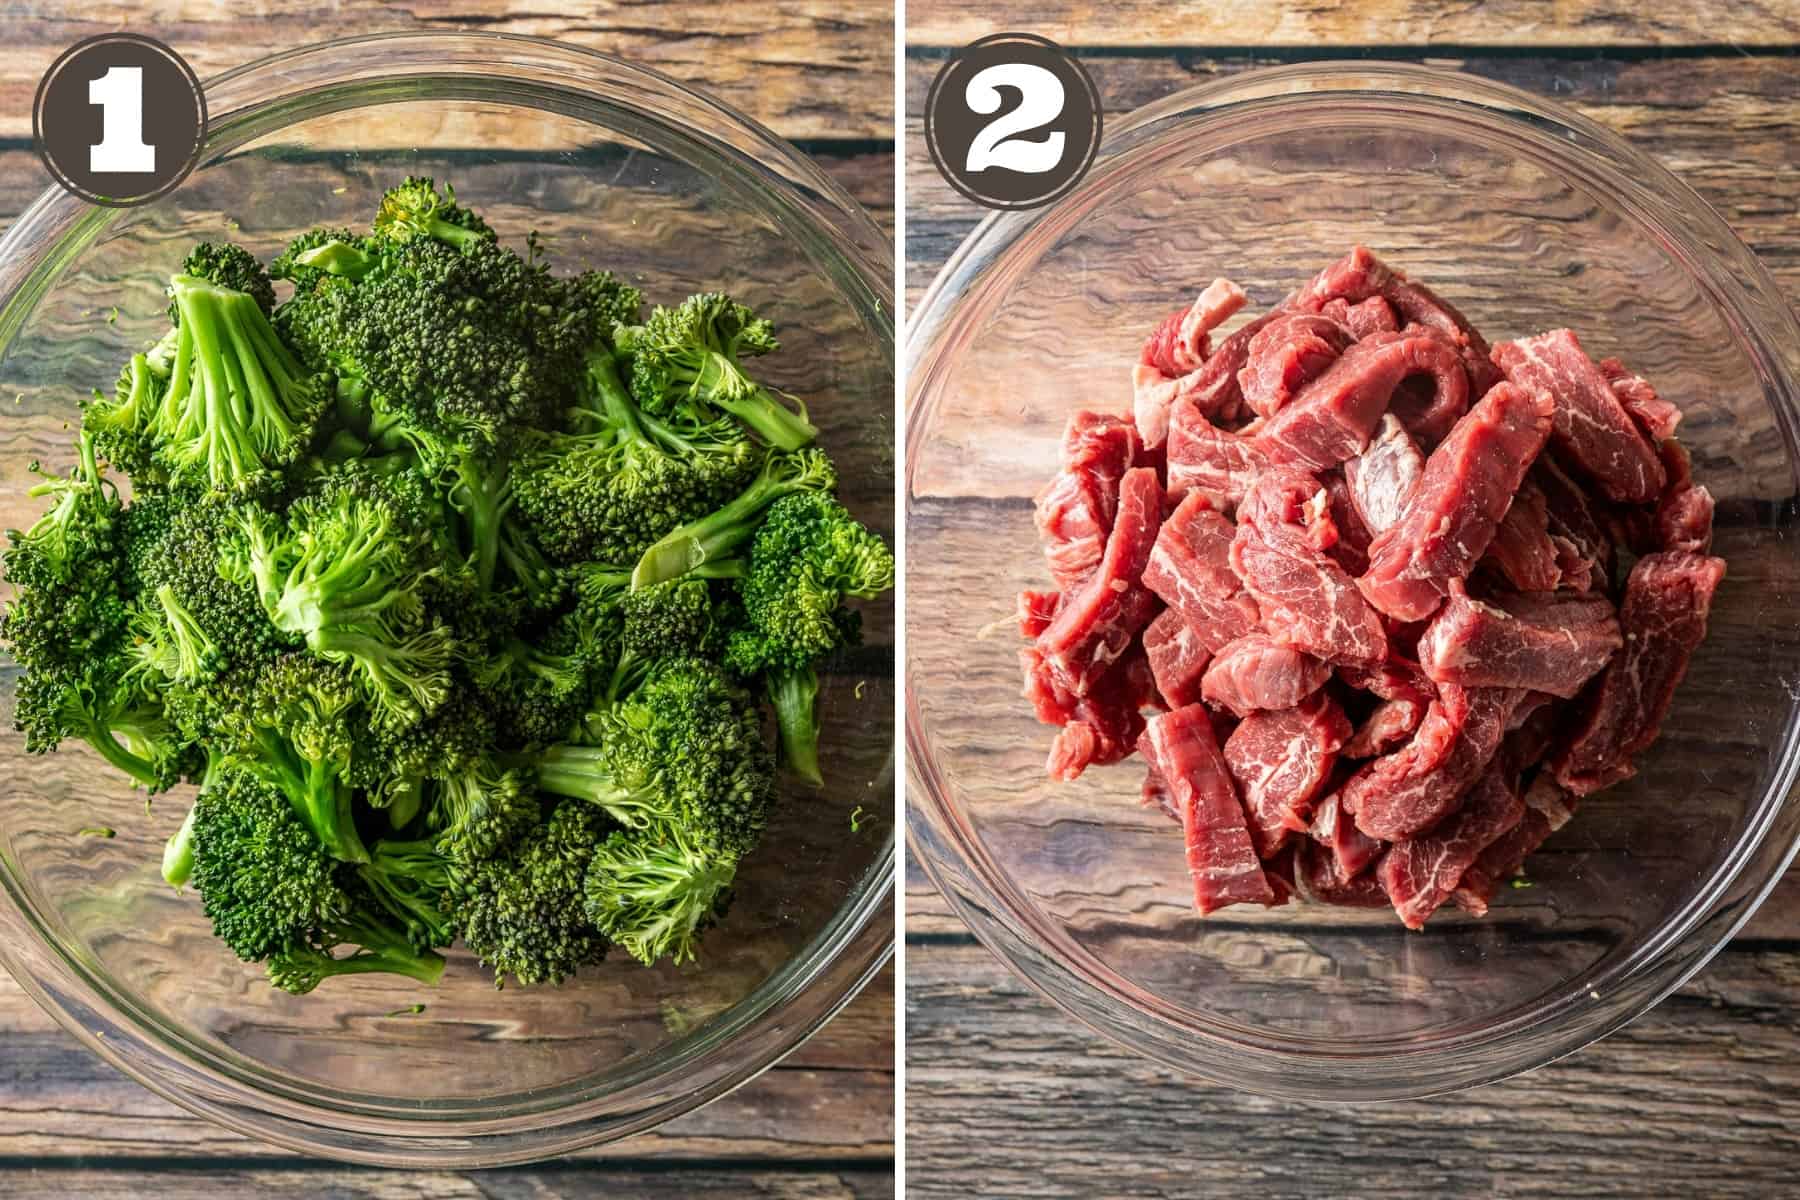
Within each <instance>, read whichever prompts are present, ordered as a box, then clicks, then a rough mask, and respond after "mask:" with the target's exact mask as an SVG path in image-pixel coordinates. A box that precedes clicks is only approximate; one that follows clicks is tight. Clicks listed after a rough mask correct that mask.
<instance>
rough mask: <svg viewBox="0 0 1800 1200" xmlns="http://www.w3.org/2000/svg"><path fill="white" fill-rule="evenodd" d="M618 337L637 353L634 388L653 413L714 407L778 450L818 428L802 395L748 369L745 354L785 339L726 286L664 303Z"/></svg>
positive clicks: (764, 351)
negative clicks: (767, 383)
mask: <svg viewBox="0 0 1800 1200" xmlns="http://www.w3.org/2000/svg"><path fill="white" fill-rule="evenodd" d="M615 338H616V339H617V341H618V343H619V347H620V349H621V350H622V351H624V352H625V353H627V354H629V355H630V356H631V390H632V394H633V395H634V396H636V397H637V401H638V403H639V404H641V405H642V406H643V407H644V410H645V411H646V412H649V413H651V414H652V415H655V416H666V415H671V414H676V413H683V412H685V413H689V414H693V413H700V414H705V413H707V412H708V411H709V410H712V409H716V410H718V411H720V412H724V413H729V414H730V415H731V416H733V417H735V418H737V419H738V420H739V421H741V422H743V423H744V425H745V426H747V427H748V428H750V429H752V430H754V431H755V432H756V433H757V434H758V435H759V436H760V437H762V438H763V439H764V440H765V441H767V442H768V443H769V444H770V445H771V446H774V447H776V448H777V449H780V450H798V449H799V448H800V447H802V446H805V445H807V444H808V443H810V442H811V441H812V440H813V439H814V438H816V437H817V436H818V434H819V431H818V430H817V429H816V428H815V427H814V426H813V424H812V423H811V422H810V421H808V420H807V419H806V409H805V407H804V406H803V405H801V404H800V403H799V402H798V401H797V400H794V398H793V397H789V396H781V395H778V394H777V393H775V392H772V391H770V390H769V389H768V388H765V387H763V386H762V385H761V384H759V383H757V382H756V381H755V380H754V379H752V378H750V376H749V375H748V374H746V373H745V371H744V368H743V364H742V363H741V362H740V361H739V360H740V359H744V358H749V357H751V356H753V355H759V354H767V353H769V352H770V351H772V350H775V349H776V348H777V347H778V345H779V343H777V342H776V340H775V333H774V328H773V327H772V326H771V325H770V324H769V322H767V321H764V320H759V319H757V318H756V317H755V316H754V315H752V314H751V312H750V310H749V309H748V308H745V307H744V306H743V305H742V304H738V303H737V302H735V301H734V300H732V299H731V297H729V296H726V295H724V294H723V293H720V292H706V293H703V294H701V295H697V296H689V297H688V298H687V299H686V300H684V301H682V302H681V303H680V304H679V305H677V306H676V307H674V308H661V307H659V308H657V309H655V310H654V311H652V312H651V314H650V316H649V319H648V320H646V321H645V322H644V323H643V324H642V325H641V326H627V327H624V328H622V329H621V330H620V331H619V332H618V333H617V334H615ZM790 403H791V404H792V405H793V406H794V408H799V409H800V411H799V412H798V413H796V412H794V411H793V408H790V407H789V404H790Z"/></svg>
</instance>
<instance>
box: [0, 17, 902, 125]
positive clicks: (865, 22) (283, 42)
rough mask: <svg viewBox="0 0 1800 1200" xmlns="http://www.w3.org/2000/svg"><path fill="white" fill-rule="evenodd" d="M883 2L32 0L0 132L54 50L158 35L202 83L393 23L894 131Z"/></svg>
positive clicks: (11, 30) (774, 110) (760, 113)
mask: <svg viewBox="0 0 1800 1200" xmlns="http://www.w3.org/2000/svg"><path fill="white" fill-rule="evenodd" d="M893 21H894V17H893V7H892V6H891V5H889V4H885V3H879V2H870V0H852V2H851V3H831V2H829V0H778V2H776V3H772V4H765V5H757V6H740V5H716V4H711V3H708V2H707V0H676V2H675V3H659V4H655V5H644V4H638V3H629V2H627V3H593V2H591V0H589V2H583V3H570V4H553V5H545V4H494V3H480V4H469V3H461V2H458V0H405V2H403V3H398V4H386V3H382V2H380V0H335V2H334V3H332V4H331V5H330V6H329V8H328V10H327V11H326V12H323V13H322V12H321V11H320V6H318V5H315V4H305V3H298V2H296V0H271V2H264V3H259V4H256V5H254V6H250V7H246V6H243V5H218V4H212V3H208V2H207V0H130V2H126V3H120V2H118V0H111V2H101V3H82V4H53V3H30V4H24V5H11V6H8V7H6V8H5V9H0V38H3V39H4V44H5V45H6V47H7V53H6V54H5V55H4V56H0V137H9V138H29V137H30V136H31V104H32V96H33V94H34V93H35V91H36V89H37V84H38V80H39V78H40V77H41V76H42V75H43V73H44V71H45V70H46V69H48V67H49V66H50V64H51V62H53V61H54V60H55V58H56V56H57V55H58V54H60V53H62V51H63V50H65V49H66V48H68V46H69V45H70V44H71V43H73V42H75V41H77V40H79V39H81V38H84V37H91V36H93V35H95V34H99V33H105V32H108V31H110V30H115V29H124V30H133V31H136V32H139V33H149V34H152V35H154V36H155V37H158V38H160V39H161V40H163V41H165V42H167V43H168V44H169V45H170V46H172V47H174V48H175V50H177V51H178V52H179V53H181V54H182V55H183V56H184V57H185V58H187V60H188V61H189V62H190V63H192V64H193V66H194V70H195V72H196V73H197V74H199V75H200V77H201V78H202V79H206V78H209V77H211V76H213V75H216V74H218V73H220V72H222V71H225V70H227V69H229V68H232V67H238V66H242V65H243V64H245V63H247V62H250V61H252V60H254V59H257V58H261V57H263V56H264V55H267V54H272V53H275V52H276V51H279V50H285V49H289V48H291V47H294V46H301V45H306V44H308V43H311V42H315V41H319V40H321V39H324V38H328V37H329V38H344V37H356V36H360V35H366V34H373V33H389V32H394V31H397V30H430V31H435V32H440V33H444V32H457V31H468V30H479V31H482V32H487V33H509V34H529V35H533V36H537V37H547V38H554V39H556V40H558V41H564V42H568V43H569V44H571V45H576V46H583V47H586V48H588V49H592V50H602V51H605V52H607V53H609V54H615V55H618V56H620V57H622V58H627V59H631V60H633V61H635V62H638V63H640V64H642V65H645V66H649V67H655V68H656V69H658V70H661V71H663V72H666V73H667V74H670V75H673V76H675V77H676V78H678V79H681V80H684V81H686V82H689V83H692V84H695V85H697V86H699V87H702V88H705V89H707V90H708V91H711V92H713V93H714V94H716V95H717V96H718V97H719V98H720V99H722V100H724V101H726V102H727V103H729V104H732V105H735V106H736V107H738V108H740V109H742V110H743V111H744V112H746V113H748V114H750V115H751V116H753V117H755V118H756V119H757V120H759V121H761V122H763V123H764V124H766V125H768V126H769V127H770V128H772V129H774V130H775V131H776V132H777V133H779V134H781V135H782V136H783V137H787V138H832V139H848V138H864V139H873V140H876V141H889V140H891V139H892V138H893V105H894V101H893V97H894V88H893V74H892V66H891V64H892V62H893V47H894V23H893Z"/></svg>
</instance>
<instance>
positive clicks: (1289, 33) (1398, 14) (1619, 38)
mask: <svg viewBox="0 0 1800 1200" xmlns="http://www.w3.org/2000/svg"><path fill="white" fill-rule="evenodd" d="M1003 24H1004V23H1003ZM1013 24H1014V25H1020V27H1022V28H1026V29H1029V31H1030V32H1032V33H1037V34H1041V35H1042V36H1044V37H1048V38H1051V39H1054V40H1055V41H1059V42H1061V43H1063V44H1064V45H1067V46H1084V47H1085V46H1206V45H1212V46H1308V47H1312V46H1396V45H1416V44H1425V45H1460V46H1605V45H1634V46H1635V45H1644V46H1691V45H1719V44H1721V43H1728V44H1730V45H1732V46H1759V45H1760V46H1773V45H1785V44H1790V43H1793V42H1795V41H1800V14H1796V13H1795V11H1794V9H1793V7H1792V6H1791V5H1788V4H1785V3H1782V2H1781V0H1751V2H1750V3H1747V4H1730V3H1727V2H1726V0H1700V2H1699V3H1695V4H1684V5H1653V6H1639V7H1636V8H1632V7H1626V6H1621V5H1617V4H1612V3H1608V0H1560V2H1559V3H1557V4H1554V5H1546V4H1542V3H1533V2H1532V0H1490V2H1489V3H1484V4H1467V5H1463V4H1459V5H1446V4H1442V3H1437V2H1435V0H1348V2H1344V3H1307V4H1266V3H1259V2H1258V0H1223V2H1221V3H1215V4H1203V5H1169V4H1158V3H1155V0H1124V2H1123V3H1117V2H1102V0H1047V2H1042V3H1037V4H1034V5H1033V6H1032V8H1031V19H1030V21H1029V22H1027V23H1023V24H1021V23H1020V22H1017V21H1015V22H1013ZM1006 27H1007V28H1011V27H1012V26H1011V25H1008V26H1006ZM994 29H995V24H994V12H993V7H992V6H991V5H984V4H982V3H980V0H915V2H913V3H909V4H908V5H907V7H906V41H907V45H908V47H909V48H910V47H914V46H961V45H964V44H966V43H968V42H971V41H974V40H975V39H976V38H978V37H982V36H985V35H986V34H989V33H992V32H994Z"/></svg>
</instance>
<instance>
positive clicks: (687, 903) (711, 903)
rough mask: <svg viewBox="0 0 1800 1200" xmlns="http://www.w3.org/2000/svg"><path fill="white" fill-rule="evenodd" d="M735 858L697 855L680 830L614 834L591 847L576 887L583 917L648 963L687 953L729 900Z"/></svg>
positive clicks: (680, 958)
mask: <svg viewBox="0 0 1800 1200" xmlns="http://www.w3.org/2000/svg"><path fill="white" fill-rule="evenodd" d="M736 874H737V861H736V860H735V859H733V858H730V857H716V856H710V855H707V854H703V853H701V852H700V851H698V850H696V849H694V848H693V847H692V846H690V845H688V844H687V842H686V841H685V840H684V839H683V837H682V835H681V832H680V828H679V827H678V826H677V827H671V828H670V829H668V830H666V831H664V830H657V831H653V832H652V833H650V834H628V833H615V834H613V835H612V836H611V837H609V838H607V839H606V842H605V844H604V845H602V846H601V847H600V848H599V849H598V850H596V851H595V852H594V858H593V861H592V862H591V863H589V864H588V871H587V879H586V882H585V885H584V888H583V900H584V902H585V904H586V910H587V916H588V920H590V921H592V922H593V923H594V927H595V928H597V929H599V930H600V931H601V932H602V933H604V934H605V935H606V936H607V937H608V938H610V939H611V940H612V941H613V943H614V944H616V945H618V946H620V947H622V948H623V949H624V950H625V952H626V953H628V954H630V955H631V956H632V957H633V958H635V959H637V960H638V961H639V962H641V963H643V964H644V965H645V966H647V967H648V966H652V965H654V964H655V963H656V961H657V959H659V958H663V957H667V958H668V959H669V960H670V961H671V962H673V963H675V964H676V965H677V966H679V965H680V964H681V963H683V962H690V961H692V960H693V958H694V951H695V948H696V946H697V945H698V943H699V937H700V933H701V931H702V930H704V929H705V928H706V927H707V926H708V925H709V924H711V923H712V921H713V919H714V918H715V916H717V915H718V913H719V912H720V911H721V910H722V909H723V908H724V906H725V904H726V903H727V901H728V900H729V898H730V887H731V881H732V879H733V877H734V876H735V875H736Z"/></svg>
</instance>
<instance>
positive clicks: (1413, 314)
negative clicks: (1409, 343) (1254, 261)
mask: <svg viewBox="0 0 1800 1200" xmlns="http://www.w3.org/2000/svg"><path fill="white" fill-rule="evenodd" d="M1371 296H1381V297H1382V298H1383V299H1385V300H1387V302H1388V303H1389V304H1390V305H1392V307H1393V311H1394V313H1395V315H1396V316H1397V317H1398V318H1399V320H1400V323H1401V324H1402V325H1423V326H1426V327H1427V328H1429V329H1432V330H1435V331H1437V332H1438V333H1441V334H1443V335H1444V336H1445V337H1446V338H1448V339H1449V340H1450V341H1451V342H1453V343H1454V344H1455V345H1456V346H1457V347H1458V348H1459V350H1460V351H1461V354H1462V360H1463V368H1464V370H1465V371H1467V372H1468V376H1469V383H1470V384H1471V386H1472V388H1473V392H1474V395H1473V396H1472V397H1471V398H1472V399H1479V398H1480V397H1481V396H1482V395H1484V394H1485V393H1486V392H1487V390H1488V389H1489V388H1490V387H1492V386H1493V385H1494V384H1496V383H1498V382H1499V380H1500V372H1499V371H1498V370H1497V369H1496V368H1495V367H1494V365H1493V363H1492V362H1490V361H1489V355H1488V344H1487V342H1486V341H1485V340H1484V339H1483V338H1482V336H1481V335H1480V334H1479V333H1477V332H1475V327H1474V326H1473V325H1471V324H1469V322H1468V320H1467V319H1466V318H1465V317H1464V316H1463V315H1462V314H1461V313H1459V312H1457V311H1456V309H1455V308H1453V307H1452V306H1451V305H1450V303H1449V302H1448V301H1447V300H1444V299H1443V298H1442V297H1440V296H1439V295H1437V293H1435V292H1433V291H1432V290H1431V289H1430V288H1428V287H1426V286H1425V285H1424V284H1422V283H1413V282H1412V281H1411V280H1409V279H1407V278H1406V276H1405V275H1403V274H1401V273H1400V272H1399V271H1396V270H1395V269H1394V268H1392V267H1390V266H1388V265H1387V264H1386V263H1384V262H1382V261H1381V260H1380V259H1378V258H1376V257H1375V256H1374V255H1373V254H1371V253H1370V252H1369V250H1368V248H1367V247H1364V246H1354V247H1352V248H1351V250H1350V253H1349V254H1347V255H1345V256H1344V257H1343V258H1341V259H1339V260H1338V261H1337V262H1334V263H1332V264H1331V265H1330V266H1329V267H1326V268H1325V269H1324V270H1323V271H1320V272H1319V273H1318V274H1317V275H1315V276H1314V277H1313V279H1312V281H1311V282H1310V283H1308V284H1307V285H1306V286H1305V287H1303V288H1301V289H1300V290H1299V291H1298V292H1295V293H1294V294H1293V295H1292V296H1289V297H1288V298H1287V299H1286V300H1285V301H1283V307H1285V308H1295V309H1298V310H1300V311H1302V312H1321V311H1323V309H1324V306H1325V305H1327V304H1329V303H1330V302H1331V301H1333V300H1338V299H1341V300H1345V301H1360V300H1366V299H1368V298H1369V297H1371ZM1358 336H1359V337H1362V336H1367V335H1363V334H1359V335H1358Z"/></svg>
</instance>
